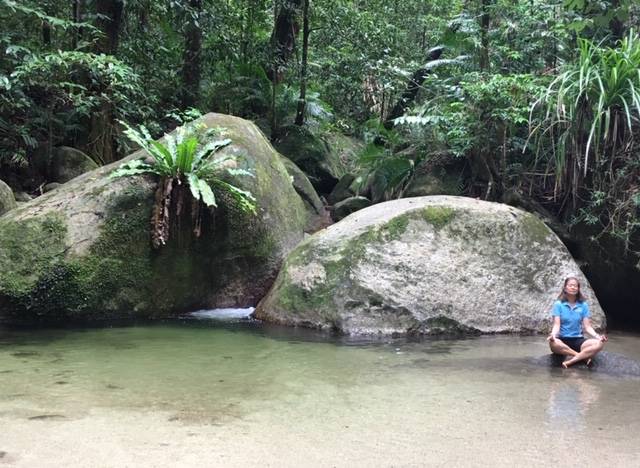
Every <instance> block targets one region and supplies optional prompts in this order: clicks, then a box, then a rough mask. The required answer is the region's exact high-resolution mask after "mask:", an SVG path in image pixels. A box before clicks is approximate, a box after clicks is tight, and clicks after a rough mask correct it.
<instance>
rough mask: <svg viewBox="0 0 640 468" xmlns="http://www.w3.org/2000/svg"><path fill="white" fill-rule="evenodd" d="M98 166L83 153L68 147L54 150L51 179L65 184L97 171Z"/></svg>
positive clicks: (50, 168) (50, 167) (50, 164)
mask: <svg viewBox="0 0 640 468" xmlns="http://www.w3.org/2000/svg"><path fill="white" fill-rule="evenodd" d="M97 168H98V165H97V164H96V162H95V161H94V160H93V159H91V158H90V157H89V156H87V155H86V154H84V153H83V152H82V151H80V150H77V149H75V148H70V147H68V146H59V147H57V148H54V150H53V154H52V155H51V162H50V163H49V177H50V179H51V180H52V181H54V182H58V183H60V184H64V183H65V182H68V181H70V180H71V179H73V178H75V177H78V176H79V175H81V174H84V173H85V172H89V171H93V170H94V169H97Z"/></svg>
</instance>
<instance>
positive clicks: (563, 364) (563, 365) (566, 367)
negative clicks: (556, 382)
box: [562, 359, 573, 369]
mask: <svg viewBox="0 0 640 468" xmlns="http://www.w3.org/2000/svg"><path fill="white" fill-rule="evenodd" d="M569 361H571V359H567V360H565V361H564V362H563V363H562V367H564V368H565V369H568V368H569V366H570V365H571V364H573V363H572V362H569Z"/></svg>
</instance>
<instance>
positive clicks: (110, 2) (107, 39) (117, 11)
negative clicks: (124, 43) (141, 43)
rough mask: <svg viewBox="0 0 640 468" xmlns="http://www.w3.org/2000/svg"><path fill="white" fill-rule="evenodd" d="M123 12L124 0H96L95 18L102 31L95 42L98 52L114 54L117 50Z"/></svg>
mask: <svg viewBox="0 0 640 468" xmlns="http://www.w3.org/2000/svg"><path fill="white" fill-rule="evenodd" d="M123 13H124V0H97V1H96V14H97V15H98V18H97V20H96V22H97V25H98V28H99V29H100V30H101V31H102V32H103V33H104V37H102V38H101V39H100V40H99V41H98V44H97V47H96V52H97V53H99V54H108V55H115V53H116V51H117V50H118V42H119V38H120V29H121V27H122V20H123Z"/></svg>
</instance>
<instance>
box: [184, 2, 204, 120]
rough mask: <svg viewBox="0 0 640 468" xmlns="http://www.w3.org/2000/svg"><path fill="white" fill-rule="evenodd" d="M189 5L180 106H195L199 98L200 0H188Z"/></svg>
mask: <svg viewBox="0 0 640 468" xmlns="http://www.w3.org/2000/svg"><path fill="white" fill-rule="evenodd" d="M189 6H190V7H191V11H190V17H189V19H188V21H187V26H186V31H185V44H184V61H183V65H182V84H183V92H182V106H183V107H185V108H187V107H195V106H196V104H197V103H198V101H199V100H200V78H201V68H202V67H201V62H202V28H201V27H200V21H199V20H200V15H201V14H202V0H189Z"/></svg>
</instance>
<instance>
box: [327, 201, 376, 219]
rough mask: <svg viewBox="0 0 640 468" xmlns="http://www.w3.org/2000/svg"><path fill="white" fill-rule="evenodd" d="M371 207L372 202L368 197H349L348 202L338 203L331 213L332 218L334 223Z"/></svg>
mask: <svg viewBox="0 0 640 468" xmlns="http://www.w3.org/2000/svg"><path fill="white" fill-rule="evenodd" d="M368 206H371V200H369V199H368V198H366V197H349V198H347V199H346V200H342V201H341V202H338V203H336V204H335V205H334V206H333V210H332V211H331V218H332V219H333V220H334V221H340V220H341V219H343V218H346V217H347V216H349V215H350V214H351V213H355V212H356V211H358V210H362V209H363V208H366V207H368Z"/></svg>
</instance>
